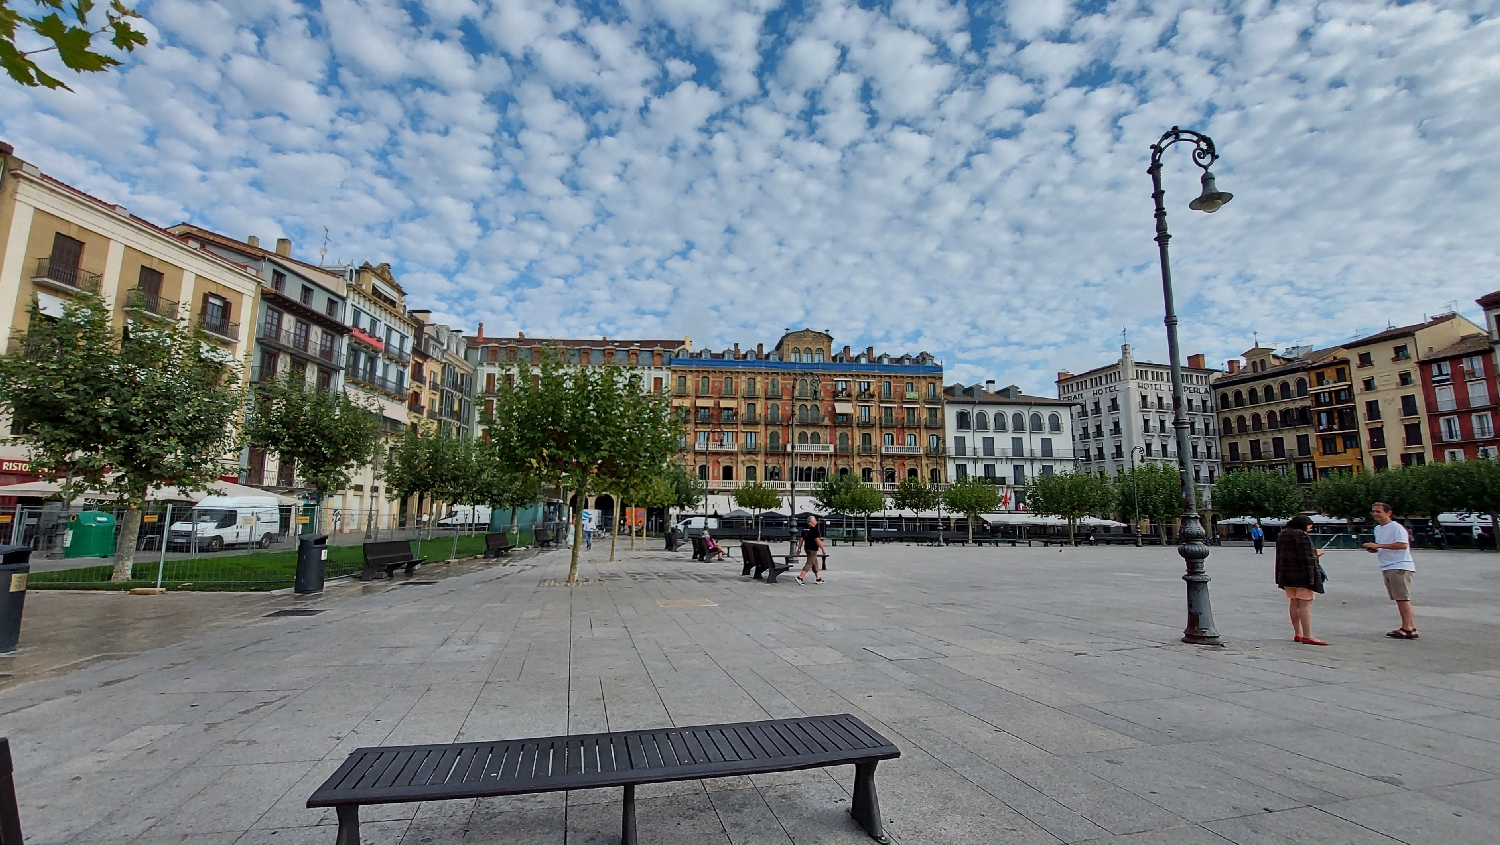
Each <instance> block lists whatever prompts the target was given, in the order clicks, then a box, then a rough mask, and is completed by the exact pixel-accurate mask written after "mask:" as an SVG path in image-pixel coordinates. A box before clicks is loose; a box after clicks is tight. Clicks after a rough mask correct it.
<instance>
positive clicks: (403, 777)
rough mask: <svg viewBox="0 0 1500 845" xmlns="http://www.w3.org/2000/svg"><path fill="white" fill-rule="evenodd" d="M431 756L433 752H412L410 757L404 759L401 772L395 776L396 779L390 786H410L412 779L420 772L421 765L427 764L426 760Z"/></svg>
mask: <svg viewBox="0 0 1500 845" xmlns="http://www.w3.org/2000/svg"><path fill="white" fill-rule="evenodd" d="M433 754H434V752H432V751H417V752H413V753H412V755H411V756H410V757H408V758H407V759H406V765H405V766H402V767H401V771H400V772H398V773H397V774H396V779H395V780H393V781H391V785H392V786H410V785H411V782H412V778H414V777H416V776H417V772H419V771H421V769H422V764H423V763H425V762H427V758H428V757H431V756H433Z"/></svg>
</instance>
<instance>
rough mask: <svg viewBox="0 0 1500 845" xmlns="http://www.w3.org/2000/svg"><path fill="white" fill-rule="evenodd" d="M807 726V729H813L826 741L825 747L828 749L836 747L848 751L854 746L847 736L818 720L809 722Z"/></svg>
mask: <svg viewBox="0 0 1500 845" xmlns="http://www.w3.org/2000/svg"><path fill="white" fill-rule="evenodd" d="M807 727H808V730H811V731H814V732H816V733H817V734H818V735H819V736H821V737H823V739H824V740H825V741H826V742H827V743H828V745H827V747H828V748H830V749H833V748H836V749H838V750H840V751H850V750H853V748H854V744H853V743H852V742H851V741H850V740H849V738H848V737H845V736H842V735H840V734H839V732H838V731H835V730H833V729H831V728H829V727H827V726H825V725H823V724H822V723H820V722H809V723H808V724H807Z"/></svg>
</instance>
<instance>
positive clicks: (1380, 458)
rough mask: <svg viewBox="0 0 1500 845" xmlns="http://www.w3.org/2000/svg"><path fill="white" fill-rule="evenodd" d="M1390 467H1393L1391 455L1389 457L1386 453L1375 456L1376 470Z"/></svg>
mask: <svg viewBox="0 0 1500 845" xmlns="http://www.w3.org/2000/svg"><path fill="white" fill-rule="evenodd" d="M1390 468H1391V459H1390V458H1389V457H1387V456H1385V455H1376V456H1375V471H1376V472H1380V471H1381V470H1383V469H1390Z"/></svg>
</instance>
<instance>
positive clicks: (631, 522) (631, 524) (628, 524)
mask: <svg viewBox="0 0 1500 845" xmlns="http://www.w3.org/2000/svg"><path fill="white" fill-rule="evenodd" d="M625 514H626V516H625V528H626V529H627V530H629V531H630V550H631V551H632V552H633V551H635V518H634V517H632V516H631V515H630V511H628V510H627V511H626V512H625Z"/></svg>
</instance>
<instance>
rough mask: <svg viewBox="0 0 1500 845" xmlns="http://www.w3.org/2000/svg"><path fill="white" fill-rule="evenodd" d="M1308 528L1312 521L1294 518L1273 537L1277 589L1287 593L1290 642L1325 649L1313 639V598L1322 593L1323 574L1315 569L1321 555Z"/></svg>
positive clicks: (1318, 640)
mask: <svg viewBox="0 0 1500 845" xmlns="http://www.w3.org/2000/svg"><path fill="white" fill-rule="evenodd" d="M1311 527H1312V520H1311V519H1308V518H1307V517H1305V516H1294V517H1292V518H1291V519H1290V520H1288V521H1287V524H1286V527H1285V528H1283V529H1281V532H1280V533H1279V534H1277V535H1276V586H1278V587H1280V588H1281V589H1283V590H1285V591H1286V598H1287V601H1288V602H1289V603H1290V611H1289V612H1290V614H1291V617H1292V633H1293V635H1294V637H1293V639H1294V640H1295V641H1296V642H1299V643H1305V644H1307V645H1328V643H1326V642H1324V641H1322V640H1320V639H1318V638H1316V637H1314V636H1313V635H1312V603H1313V596H1314V595H1315V594H1317V593H1321V592H1323V570H1322V568H1321V567H1319V566H1318V558H1319V557H1322V555H1323V551H1322V550H1321V549H1318V548H1316V547H1314V546H1313V541H1312V537H1311V536H1310V535H1308V533H1307V529H1309V528H1311Z"/></svg>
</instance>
